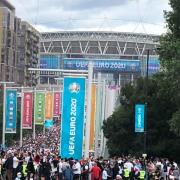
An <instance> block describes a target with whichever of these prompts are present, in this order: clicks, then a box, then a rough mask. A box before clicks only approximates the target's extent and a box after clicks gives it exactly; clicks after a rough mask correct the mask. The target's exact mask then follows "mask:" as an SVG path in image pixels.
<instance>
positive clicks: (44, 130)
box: [43, 88, 47, 135]
mask: <svg viewBox="0 0 180 180" xmlns="http://www.w3.org/2000/svg"><path fill="white" fill-rule="evenodd" d="M46 94H47V89H46V88H45V103H44V104H45V107H44V109H45V110H44V121H43V134H44V135H45V133H46V128H45V117H46Z"/></svg>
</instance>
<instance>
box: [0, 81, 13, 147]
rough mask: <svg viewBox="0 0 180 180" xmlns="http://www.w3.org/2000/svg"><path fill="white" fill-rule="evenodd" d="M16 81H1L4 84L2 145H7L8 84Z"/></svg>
mask: <svg viewBox="0 0 180 180" xmlns="http://www.w3.org/2000/svg"><path fill="white" fill-rule="evenodd" d="M13 83H14V82H5V81H1V82H0V84H3V90H4V92H3V128H2V145H3V146H5V141H6V139H5V138H6V137H5V131H6V84H13Z"/></svg>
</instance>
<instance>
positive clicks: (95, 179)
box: [91, 163, 101, 180]
mask: <svg viewBox="0 0 180 180" xmlns="http://www.w3.org/2000/svg"><path fill="white" fill-rule="evenodd" d="M91 173H92V174H91V180H100V179H101V169H100V168H99V167H98V166H97V163H94V166H93V167H92V169H91Z"/></svg>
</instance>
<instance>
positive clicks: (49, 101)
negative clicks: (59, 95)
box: [45, 92, 53, 119]
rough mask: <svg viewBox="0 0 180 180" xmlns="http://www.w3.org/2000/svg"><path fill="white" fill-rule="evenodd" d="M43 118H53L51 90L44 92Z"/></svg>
mask: <svg viewBox="0 0 180 180" xmlns="http://www.w3.org/2000/svg"><path fill="white" fill-rule="evenodd" d="M45 119H53V93H52V92H47V93H46V99H45Z"/></svg>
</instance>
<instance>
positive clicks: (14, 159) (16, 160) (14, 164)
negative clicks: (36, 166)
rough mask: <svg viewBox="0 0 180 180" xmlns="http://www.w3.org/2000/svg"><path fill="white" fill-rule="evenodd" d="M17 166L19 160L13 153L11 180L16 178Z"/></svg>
mask: <svg viewBox="0 0 180 180" xmlns="http://www.w3.org/2000/svg"><path fill="white" fill-rule="evenodd" d="M18 164H19V159H18V158H17V153H14V157H13V177H14V178H13V179H15V178H16V175H17V167H18Z"/></svg>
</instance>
